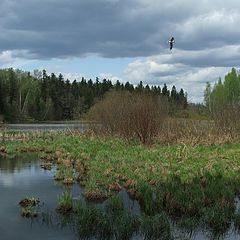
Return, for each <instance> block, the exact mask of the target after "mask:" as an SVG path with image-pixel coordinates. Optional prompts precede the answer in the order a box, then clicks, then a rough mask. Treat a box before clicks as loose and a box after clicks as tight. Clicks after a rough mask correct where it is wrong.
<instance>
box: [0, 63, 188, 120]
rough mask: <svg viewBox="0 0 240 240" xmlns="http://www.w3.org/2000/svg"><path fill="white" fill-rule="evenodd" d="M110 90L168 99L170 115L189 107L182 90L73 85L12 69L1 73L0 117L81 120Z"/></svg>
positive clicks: (103, 83)
mask: <svg viewBox="0 0 240 240" xmlns="http://www.w3.org/2000/svg"><path fill="white" fill-rule="evenodd" d="M110 90H116V91H121V90H124V91H129V92H131V93H132V92H140V93H141V92H146V93H150V94H153V95H159V96H165V97H166V98H167V99H168V102H169V105H170V106H171V107H170V108H169V109H170V110H169V112H170V113H174V111H176V109H184V108H186V107H187V95H186V93H184V91H183V89H180V91H179V92H178V91H177V89H176V87H175V86H173V87H172V89H171V91H170V90H168V87H167V85H166V84H164V86H163V87H162V89H161V87H160V86H151V87H150V86H149V85H145V86H144V85H143V83H142V82H140V83H139V84H138V85H137V86H134V85H133V84H131V83H129V82H126V83H125V84H124V83H120V81H116V83H114V84H113V83H112V81H111V80H108V79H102V80H101V81H100V80H99V78H96V79H95V81H93V80H92V79H89V80H87V79H85V78H82V79H81V80H80V81H77V80H74V81H72V82H70V81H69V80H68V79H66V80H65V79H64V77H63V75H62V74H59V75H58V76H57V75H55V74H54V73H51V74H50V75H48V74H47V73H46V71H45V70H43V71H39V70H35V71H34V73H33V74H30V73H29V72H25V71H21V70H14V69H12V68H9V69H1V70H0V114H1V115H3V116H4V118H5V120H6V121H12V122H14V121H15V122H16V121H28V120H30V121H32V120H37V121H45V120H72V119H79V118H80V117H81V116H82V114H84V113H86V112H87V111H88V110H89V109H90V107H91V106H93V105H94V104H95V103H97V102H98V101H99V100H101V99H102V98H103V96H104V94H105V93H106V92H108V91H110Z"/></svg>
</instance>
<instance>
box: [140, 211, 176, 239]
mask: <svg viewBox="0 0 240 240" xmlns="http://www.w3.org/2000/svg"><path fill="white" fill-rule="evenodd" d="M140 233H141V235H142V236H143V239H145V240H152V239H156V240H157V239H158V240H171V239H173V238H172V235H171V228H170V223H169V220H168V218H167V216H166V215H165V214H164V213H160V214H157V215H155V216H143V217H142V218H141V226H140Z"/></svg>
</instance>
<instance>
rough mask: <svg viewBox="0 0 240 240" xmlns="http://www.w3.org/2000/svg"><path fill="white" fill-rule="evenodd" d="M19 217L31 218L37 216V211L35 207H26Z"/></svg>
mask: <svg viewBox="0 0 240 240" xmlns="http://www.w3.org/2000/svg"><path fill="white" fill-rule="evenodd" d="M21 215H22V216H23V217H26V218H33V217H37V216H38V215H39V211H38V208H37V207H36V206H27V207H23V208H22V210H21Z"/></svg>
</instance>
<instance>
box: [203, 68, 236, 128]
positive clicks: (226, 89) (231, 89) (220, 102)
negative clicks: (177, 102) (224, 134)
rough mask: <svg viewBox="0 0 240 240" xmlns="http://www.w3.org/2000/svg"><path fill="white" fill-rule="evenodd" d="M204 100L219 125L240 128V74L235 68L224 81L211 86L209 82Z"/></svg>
mask: <svg viewBox="0 0 240 240" xmlns="http://www.w3.org/2000/svg"><path fill="white" fill-rule="evenodd" d="M204 102H205V105H206V106H207V108H208V110H209V112H210V114H211V115H212V117H213V119H214V120H215V123H216V124H217V126H219V127H220V128H221V129H224V130H234V131H235V130H240V121H239V119H240V74H239V72H238V71H237V70H236V69H235V68H233V69H232V71H231V72H229V73H228V74H227V75H226V76H225V79H224V81H223V82H222V80H221V78H219V80H218V82H216V83H215V84H214V86H211V84H210V83H209V82H208V83H207V85H206V89H205V92H204Z"/></svg>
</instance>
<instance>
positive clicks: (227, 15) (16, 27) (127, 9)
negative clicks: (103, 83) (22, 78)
mask: <svg viewBox="0 0 240 240" xmlns="http://www.w3.org/2000/svg"><path fill="white" fill-rule="evenodd" d="M239 24H240V1H237V0H228V1H226V0H211V1H209V0H201V1H192V0H170V1H165V0H41V1H40V0H1V1H0V67H1V68H5V67H14V68H20V69H23V70H27V71H32V70H34V69H39V70H42V69H46V70H47V71H48V72H49V73H51V72H55V73H59V72H62V73H63V74H64V75H65V77H68V78H71V79H74V78H78V77H82V76H84V77H86V78H95V77H97V76H98V77H100V78H103V77H107V78H109V79H112V80H113V81H115V80H116V79H119V80H120V81H123V82H126V81H130V82H131V83H133V84H137V83H138V82H139V81H143V83H144V84H154V85H160V86H162V85H163V83H167V85H168V86H169V87H170V86H172V85H175V86H176V87H177V89H178V90H179V89H180V88H181V87H182V88H183V89H184V90H185V91H187V93H188V97H189V100H190V101H192V102H202V99H203V91H204V88H205V84H206V82H207V81H210V82H215V81H216V80H217V79H218V78H219V77H224V76H225V74H226V73H227V72H228V71H229V70H230V69H231V68H232V67H236V68H238V66H239V60H240V27H239ZM171 36H174V37H175V41H176V43H175V46H174V48H173V50H172V51H170V50H169V48H168V43H167V42H168V39H169V38H170V37H171Z"/></svg>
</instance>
